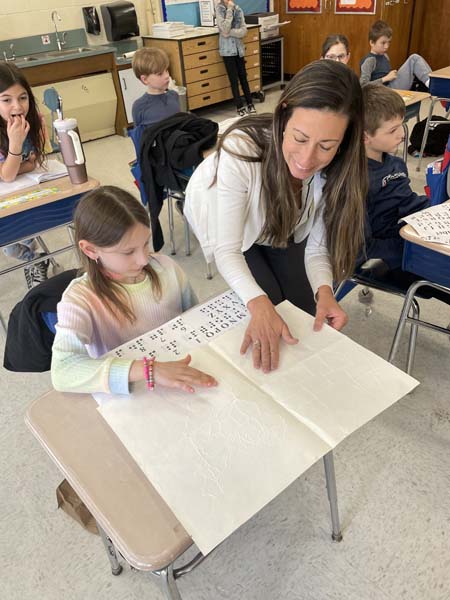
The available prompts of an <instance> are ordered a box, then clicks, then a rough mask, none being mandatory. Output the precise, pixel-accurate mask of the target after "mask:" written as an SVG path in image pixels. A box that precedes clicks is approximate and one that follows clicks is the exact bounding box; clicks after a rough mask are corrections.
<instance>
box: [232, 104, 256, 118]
mask: <svg viewBox="0 0 450 600" xmlns="http://www.w3.org/2000/svg"><path fill="white" fill-rule="evenodd" d="M255 112H256V111H255ZM237 114H238V116H239V117H245V115H246V114H247V111H246V109H245V107H244V106H241V108H238V109H237Z"/></svg>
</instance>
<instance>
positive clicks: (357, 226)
mask: <svg viewBox="0 0 450 600" xmlns="http://www.w3.org/2000/svg"><path fill="white" fill-rule="evenodd" d="M366 190H367V165H366V159H365V153H364V146H363V105H362V97H361V88H360V85H359V82H358V78H357V77H356V75H355V74H354V73H353V72H352V71H351V70H350V69H349V68H348V67H346V66H345V65H343V64H340V63H339V62H333V61H316V62H314V63H311V64H310V65H308V66H306V67H305V68H304V69H302V70H301V71H300V72H299V73H297V74H296V75H295V77H294V78H293V79H292V80H291V81H290V83H289V84H288V86H287V87H286V89H285V90H284V92H283V94H282V95H281V97H280V100H279V102H278V105H277V106H276V108H275V111H274V113H273V115H271V114H265V115H252V116H248V117H244V118H243V119H240V120H239V122H238V123H236V124H235V125H233V126H231V127H230V128H229V129H228V130H227V131H226V132H225V134H224V136H223V137H222V139H221V141H220V144H219V147H218V150H217V152H215V153H214V154H212V155H210V156H209V157H208V158H207V159H206V160H205V161H203V163H202V164H201V165H200V166H199V167H198V168H197V169H196V171H195V172H194V174H193V176H192V177H191V180H190V182H189V185H188V189H187V196H186V207H185V208H186V210H185V214H186V216H187V218H188V220H189V221H190V222H191V225H192V227H193V229H194V231H195V233H196V234H197V236H198V238H199V240H200V243H201V245H202V247H203V250H204V252H205V254H206V256H207V259H208V258H210V257H212V256H213V257H214V258H215V260H216V264H217V268H218V269H219V271H220V273H221V274H222V276H223V277H224V279H225V280H226V281H227V283H228V284H229V285H230V286H231V287H232V288H233V289H234V290H235V291H236V292H237V293H238V294H239V296H240V297H241V299H242V300H243V301H244V302H245V303H246V305H247V308H248V309H249V312H250V314H251V320H250V324H249V326H248V328H247V331H246V334H245V337H244V340H243V343H242V346H241V353H245V352H246V351H247V349H248V348H249V347H251V348H252V353H253V362H254V365H255V367H256V368H260V367H262V369H263V371H265V372H268V371H270V370H271V369H275V368H277V366H278V358H279V341H280V337H281V338H283V340H284V341H285V342H287V343H291V344H293V343H296V341H297V340H295V339H294V338H293V337H292V335H291V333H290V332H289V329H288V327H287V325H286V324H285V323H284V321H283V320H282V319H281V317H280V316H279V315H278V313H277V311H276V309H275V306H276V304H278V303H279V302H281V301H283V300H289V301H291V302H292V303H293V304H295V305H296V306H298V307H300V308H302V309H304V310H306V311H308V312H310V313H311V314H315V317H316V318H315V324H314V328H315V329H316V330H319V329H320V328H321V327H322V324H323V323H324V322H325V321H326V322H328V323H329V324H330V325H331V326H332V327H334V328H336V329H341V328H342V327H343V326H344V325H345V323H346V320H347V317H346V315H345V313H344V311H343V310H342V309H341V308H340V307H339V305H338V303H337V302H336V300H335V298H334V295H333V281H336V282H338V281H341V280H342V279H344V278H345V277H347V276H348V275H350V274H351V273H352V271H353V267H354V262H355V259H356V256H357V254H358V252H359V250H360V248H361V246H362V241H363V229H364V228H363V224H364V202H365V197H366Z"/></svg>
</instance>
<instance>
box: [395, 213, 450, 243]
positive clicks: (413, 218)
mask: <svg viewBox="0 0 450 600" xmlns="http://www.w3.org/2000/svg"><path fill="white" fill-rule="evenodd" d="M402 220H403V221H405V222H406V223H409V224H410V225H411V226H412V227H413V228H414V229H415V231H416V232H417V234H418V235H419V236H420V237H421V238H422V239H423V240H426V241H428V242H436V243H438V244H450V204H448V203H446V204H438V205H437V206H430V208H426V209H425V210H421V211H419V212H416V213H414V214H412V215H409V216H407V217H404V218H403V219H402Z"/></svg>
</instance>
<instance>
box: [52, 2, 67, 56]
mask: <svg viewBox="0 0 450 600" xmlns="http://www.w3.org/2000/svg"><path fill="white" fill-rule="evenodd" d="M56 19H57V20H58V21H61V17H60V16H59V14H58V13H57V11H56V10H54V11H53V12H52V21H53V25H54V26H55V34H56V44H57V46H58V50H59V51H60V52H61V50H62V47H63V46H65V45H66V35H67V31H63V32H62V34H61V36H60V35H59V31H58V27H57V25H56Z"/></svg>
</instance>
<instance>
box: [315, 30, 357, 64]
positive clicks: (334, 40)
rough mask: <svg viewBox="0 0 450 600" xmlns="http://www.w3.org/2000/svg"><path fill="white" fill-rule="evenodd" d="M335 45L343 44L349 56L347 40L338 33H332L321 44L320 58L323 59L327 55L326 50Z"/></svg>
mask: <svg viewBox="0 0 450 600" xmlns="http://www.w3.org/2000/svg"><path fill="white" fill-rule="evenodd" d="M336 44H344V46H345V49H346V50H347V54H350V44H349V41H348V38H347V37H345V35H341V34H340V33H332V34H331V35H329V36H328V37H327V39H326V40H325V41H324V43H323V44H322V53H321V55H320V56H321V57H322V58H325V55H326V54H328V50H329V49H330V48H331V47H332V46H335V45H336Z"/></svg>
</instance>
